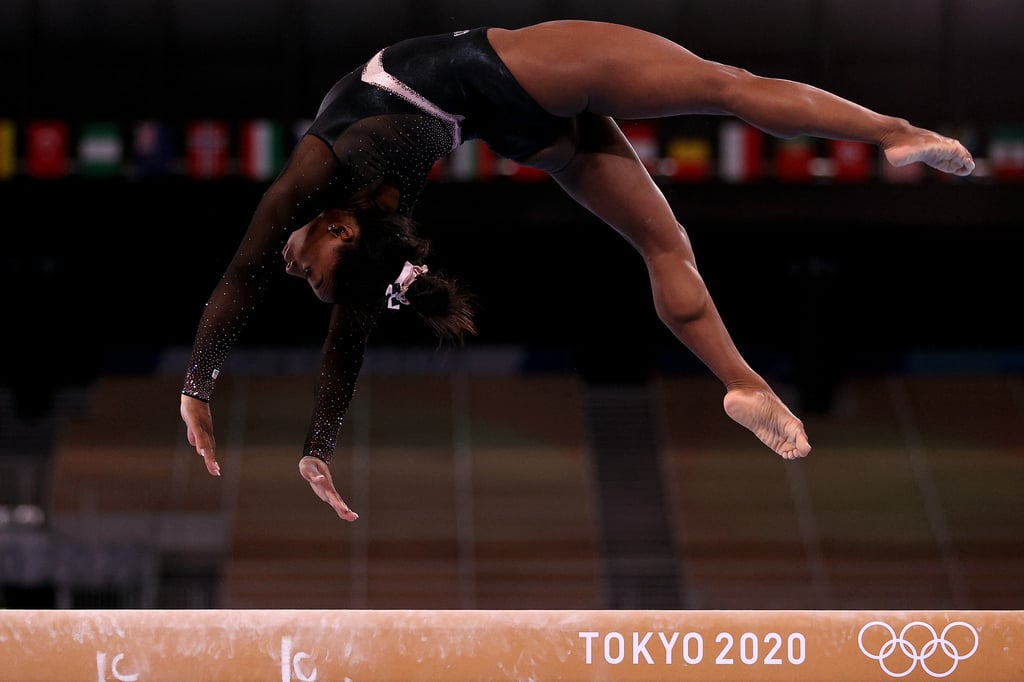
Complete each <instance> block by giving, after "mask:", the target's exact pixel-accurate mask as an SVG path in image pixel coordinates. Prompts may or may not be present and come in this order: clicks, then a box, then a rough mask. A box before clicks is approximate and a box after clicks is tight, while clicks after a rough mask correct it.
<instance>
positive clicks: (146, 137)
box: [132, 121, 174, 176]
mask: <svg viewBox="0 0 1024 682" xmlns="http://www.w3.org/2000/svg"><path fill="white" fill-rule="evenodd" d="M173 147H174V142H173V139H172V135H171V129H170V127H168V126H167V125H166V124H164V123H161V122H159V121H138V122H137V123H136V124H135V127H134V129H133V131H132V152H133V154H134V156H135V172H136V173H137V174H138V175H141V176H156V175H167V174H169V173H170V172H171V170H172V163H173V161H174V148H173Z"/></svg>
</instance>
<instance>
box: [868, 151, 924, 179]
mask: <svg viewBox="0 0 1024 682" xmlns="http://www.w3.org/2000/svg"><path fill="white" fill-rule="evenodd" d="M926 170H927V169H926V167H925V165H924V164H923V163H911V164H907V165H906V166H899V167H896V166H894V165H892V164H891V163H889V162H888V161H887V160H886V158H885V155H884V154H882V155H880V157H879V159H878V175H879V177H880V178H882V180H883V181H884V182H889V183H893V184H912V183H915V182H921V180H923V179H924V176H925V172H926Z"/></svg>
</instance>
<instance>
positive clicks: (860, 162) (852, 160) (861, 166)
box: [828, 140, 872, 182]
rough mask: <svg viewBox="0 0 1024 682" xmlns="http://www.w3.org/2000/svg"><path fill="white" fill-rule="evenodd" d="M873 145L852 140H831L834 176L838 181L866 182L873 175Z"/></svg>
mask: <svg viewBox="0 0 1024 682" xmlns="http://www.w3.org/2000/svg"><path fill="white" fill-rule="evenodd" d="M871 151H872V147H871V145H869V144H867V143H865V142H853V141H850V140H829V141H828V153H829V157H830V158H831V159H832V178H833V179H834V180H836V181H838V182H865V181H867V180H868V179H869V178H870V176H871Z"/></svg>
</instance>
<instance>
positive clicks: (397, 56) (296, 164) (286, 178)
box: [182, 28, 570, 462]
mask: <svg viewBox="0 0 1024 682" xmlns="http://www.w3.org/2000/svg"><path fill="white" fill-rule="evenodd" d="M569 126H570V121H569V120H568V119H564V118H559V117H557V116H553V115H551V114H549V113H547V112H546V111H544V110H543V109H542V108H541V107H540V105H538V104H537V103H536V102H535V101H534V100H533V99H532V98H531V97H530V96H529V95H528V94H527V93H526V92H525V91H524V90H523V88H522V87H521V86H520V85H519V83H518V82H516V80H515V78H514V77H513V76H512V74H511V73H510V72H509V70H508V68H507V67H506V66H505V65H504V64H503V63H502V62H501V59H500V58H499V57H498V55H497V54H496V53H495V51H494V49H493V48H492V47H491V45H490V43H489V42H488V41H487V29H486V28H477V29H473V30H471V31H460V32H457V33H448V34H443V35H436V36H427V37H421V38H413V39H410V40H406V41H402V42H399V43H396V44H395V45H392V46H390V47H388V48H386V49H384V50H382V51H381V52H379V53H377V54H376V55H374V57H373V58H372V59H370V60H369V61H368V62H367V63H366V64H365V65H363V66H362V67H360V68H359V69H356V70H354V71H352V72H351V73H349V74H348V75H346V76H344V77H343V78H342V79H340V80H339V81H338V82H337V83H336V84H335V85H334V87H332V88H331V90H330V91H329V92H328V93H327V96H326V97H325V98H324V101H323V103H322V104H321V105H320V109H319V111H318V113H317V116H316V118H315V119H314V121H313V123H312V124H311V126H310V128H309V130H308V131H307V133H306V137H314V138H318V139H319V140H321V141H323V142H324V143H325V144H326V149H325V148H323V147H321V146H318V145H308V144H304V142H305V141H303V143H300V145H299V146H298V147H297V148H296V151H295V152H294V153H293V155H292V157H291V158H290V159H289V161H288V164H287V165H286V167H285V169H284V170H283V171H282V173H281V176H280V177H279V178H278V179H277V180H276V181H275V182H274V184H273V185H272V186H271V187H270V188H269V189H268V191H267V193H266V194H265V195H264V198H263V200H261V202H260V204H259V206H258V207H257V209H256V212H255V214H254V216H253V218H252V221H251V222H250V224H249V228H248V230H247V231H246V234H245V237H244V239H243V240H242V243H241V244H240V246H239V248H238V251H237V252H236V253H235V255H234V257H233V258H232V260H231V263H230V264H229V266H228V268H227V270H226V271H225V273H224V276H223V277H222V278H221V280H220V282H219V283H218V284H217V287H216V288H215V289H214V291H213V294H212V295H211V297H210V299H209V301H208V302H207V304H206V307H205V309H204V311H203V315H202V319H201V320H200V323H199V329H198V332H197V334H196V340H195V344H194V346H193V351H192V359H191V362H190V364H189V367H188V370H187V372H186V377H185V384H184V388H183V389H182V393H184V394H185V395H189V396H192V397H194V398H198V399H200V400H204V401H209V399H210V397H211V395H212V393H213V387H214V383H215V381H216V379H217V376H218V374H219V373H220V368H221V366H222V365H223V363H224V361H225V359H226V357H227V354H228V351H229V350H230V348H231V346H232V345H233V344H234V343H235V341H236V340H237V339H238V337H239V334H240V332H241V330H242V328H243V327H244V326H245V324H246V322H247V320H248V319H249V316H250V315H251V313H252V312H253V311H254V310H255V308H256V307H257V305H258V304H259V303H260V301H261V300H262V299H263V296H264V293H265V291H266V289H267V287H268V286H269V285H270V284H271V282H272V279H274V277H275V276H280V275H283V272H284V268H283V263H282V261H281V259H280V252H281V248H282V247H283V246H284V244H285V242H286V241H287V239H288V236H289V234H290V233H291V232H292V231H293V230H295V229H298V228H299V227H301V226H302V225H304V224H306V223H307V222H309V221H310V220H312V219H313V218H314V217H315V216H316V215H317V214H319V213H320V212H321V211H323V210H325V209H327V208H338V207H344V206H345V204H344V202H345V201H347V200H348V199H350V198H351V197H352V196H354V195H356V194H357V193H358V192H360V191H361V190H364V189H366V188H368V187H371V186H373V185H374V184H375V183H377V182H379V181H381V180H383V179H387V180H388V181H389V182H392V183H394V184H395V185H396V186H397V188H398V189H399V192H400V196H401V198H400V203H399V211H400V212H403V213H409V212H411V211H412V208H413V206H414V204H415V201H416V198H417V197H418V195H419V193H420V192H421V191H422V189H423V186H424V184H425V183H426V178H427V175H428V173H429V172H430V169H431V167H432V166H433V164H434V163H435V162H436V161H437V160H438V159H440V158H442V157H444V156H445V155H447V154H448V153H450V152H451V151H452V150H453V149H455V148H456V147H457V146H458V145H459V144H461V142H462V141H464V140H469V139H481V140H483V141H484V142H485V143H487V144H488V145H489V146H490V147H491V148H492V149H493V150H494V152H495V153H497V154H499V155H501V156H504V157H506V158H510V159H513V160H517V161H519V160H522V159H524V158H526V157H527V156H529V155H531V154H533V153H535V152H537V151H540V150H541V149H543V148H544V147H546V146H547V145H549V144H550V143H551V142H553V141H554V140H555V139H556V138H557V137H559V136H560V135H562V134H564V133H565V132H566V131H567V130H568V129H569ZM328 149H329V152H328V151H327V150H328ZM383 293H384V292H381V295H382V300H383ZM366 340H367V331H366V327H365V326H364V325H358V324H356V323H354V322H353V321H352V320H351V319H350V316H347V315H346V314H345V311H344V310H343V309H342V308H341V306H338V305H335V306H334V310H333V312H332V316H331V322H330V325H329V328H328V335H327V340H326V341H325V343H324V347H323V359H322V363H321V370H320V375H319V377H318V380H317V388H316V395H315V399H314V412H313V418H312V420H311V424H310V428H309V431H308V433H307V437H306V443H305V447H304V450H303V454H304V455H313V456H316V457H320V458H321V459H323V460H325V461H328V462H329V461H330V457H331V454H332V453H333V451H334V446H335V438H336V437H337V433H338V430H339V429H340V427H341V423H342V420H343V419H344V416H345V413H346V412H347V410H348V406H349V403H350V402H351V399H352V395H353V392H354V390H355V383H356V377H357V376H358V374H359V370H360V368H361V366H362V362H363V355H364V352H365V347H366Z"/></svg>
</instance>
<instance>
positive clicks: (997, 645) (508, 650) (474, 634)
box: [0, 610, 1024, 682]
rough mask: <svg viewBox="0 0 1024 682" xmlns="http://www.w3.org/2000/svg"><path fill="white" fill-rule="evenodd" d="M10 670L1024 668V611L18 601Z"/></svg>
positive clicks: (780, 673)
mask: <svg viewBox="0 0 1024 682" xmlns="http://www.w3.org/2000/svg"><path fill="white" fill-rule="evenodd" d="M0 669H2V670H0V678H2V679H4V680H18V681H19V682H32V681H35V680H39V681H40V682H43V681H45V682H53V681H54V680H74V681H76V682H77V681H81V682H93V681H95V682H160V681H165V680H166V681H167V682H182V681H183V680H201V681H204V682H207V681H219V680H232V681H234V680H266V681H268V682H269V681H275V682H276V681H277V680H280V681H281V682H331V681H343V680H344V681H353V682H362V681H364V680H387V681H388V682H393V681H399V680H402V681H404V680H429V681H431V682H436V681H438V680H457V681H463V680H487V681H491V680H544V681H547V680H616V681H628V680H643V681H644V682H652V681H655V680H700V681H701V682H714V681H716V680H729V681H730V682H737V681H742V680H757V681H758V682H771V681H773V680H785V681H786V682H793V681H794V680H814V681H816V682H822V681H831V680H850V681H856V682H865V681H871V680H891V679H896V678H899V679H904V680H934V679H939V678H948V679H950V680H958V681H960V680H972V681H973V680H978V681H982V680H984V682H1000V681H1004V680H1005V681H1006V682H1010V681H1014V682H1019V681H1020V680H1024V611H554V610H552V611H528V610H521V611H516V610H502V611H482V610H465V611H457V610H437V611H429V610H415V611H414V610H405V611H403V610H385V611H371V610H340V611H328V610H322V611H317V610H312V611H311V610H273V611H264V610H110V611H101V610H81V611H77V610H72V611H60V610H10V611H0Z"/></svg>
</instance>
